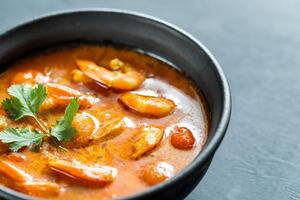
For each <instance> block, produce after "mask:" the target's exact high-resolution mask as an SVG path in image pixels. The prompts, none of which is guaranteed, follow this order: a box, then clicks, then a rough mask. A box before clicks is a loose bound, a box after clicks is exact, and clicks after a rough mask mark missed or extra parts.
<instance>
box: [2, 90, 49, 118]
mask: <svg viewBox="0 0 300 200" xmlns="http://www.w3.org/2000/svg"><path fill="white" fill-rule="evenodd" d="M8 93H9V94H10V95H11V96H12V97H11V98H10V99H5V100H4V101H3V102H2V106H3V108H4V109H5V111H6V112H8V114H9V116H10V118H12V119H14V120H19V119H21V118H23V117H25V116H31V117H35V118H36V116H35V114H36V113H37V112H38V111H39V108H40V106H41V105H42V103H43V102H44V100H45V99H46V96H47V93H46V88H45V86H44V85H43V84H39V85H38V86H37V87H35V88H32V87H30V86H29V85H13V86H11V87H9V88H8Z"/></svg>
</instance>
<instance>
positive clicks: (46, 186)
mask: <svg viewBox="0 0 300 200" xmlns="http://www.w3.org/2000/svg"><path fill="white" fill-rule="evenodd" d="M16 189H17V190H19V191H21V192H24V193H26V194H29V195H32V196H38V197H51V196H56V195H58V194H59V192H60V187H59V185H58V184H57V183H52V182H48V181H30V182H24V183H18V184H16Z"/></svg>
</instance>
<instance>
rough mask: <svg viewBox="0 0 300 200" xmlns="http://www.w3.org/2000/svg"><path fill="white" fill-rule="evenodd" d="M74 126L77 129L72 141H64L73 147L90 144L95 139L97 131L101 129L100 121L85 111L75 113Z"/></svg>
mask: <svg viewBox="0 0 300 200" xmlns="http://www.w3.org/2000/svg"><path fill="white" fill-rule="evenodd" d="M72 126H73V127H74V128H75V129H76V130H77V133H76V135H75V136H74V137H73V138H72V140H71V141H68V142H64V144H65V146H67V147H71V148H78V147H85V146H88V145H89V143H90V141H91V140H93V139H94V136H95V133H96V132H97V131H98V129H99V121H98V119H97V118H95V117H94V116H93V115H91V114H89V113H87V112H83V113H78V114H76V115H75V117H74V119H73V122H72Z"/></svg>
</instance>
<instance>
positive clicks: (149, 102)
mask: <svg viewBox="0 0 300 200" xmlns="http://www.w3.org/2000/svg"><path fill="white" fill-rule="evenodd" d="M119 100H120V101H121V102H122V103H123V104H124V105H125V106H126V107H128V108H130V109H132V110H134V111H136V112H138V113H141V114H144V115H148V116H152V117H164V116H167V115H168V114H170V113H171V112H173V111H174V109H175V108H176V105H175V103H174V102H173V101H172V100H170V99H166V98H163V97H153V96H144V95H140V94H135V93H131V92H127V93H125V94H122V95H121V96H120V98H119Z"/></svg>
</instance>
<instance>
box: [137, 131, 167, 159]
mask: <svg viewBox="0 0 300 200" xmlns="http://www.w3.org/2000/svg"><path fill="white" fill-rule="evenodd" d="M137 134H138V136H137V139H136V140H135V142H134V143H133V146H132V149H133V152H132V155H131V158H132V159H138V158H139V157H141V156H142V155H144V154H145V153H147V152H149V151H151V150H152V149H154V148H155V147H156V146H157V145H158V144H159V142H160V141H161V139H162V137H163V135H164V128H162V127H160V126H153V125H151V126H150V125H147V126H144V127H142V128H140V129H139V130H138V132H137Z"/></svg>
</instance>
